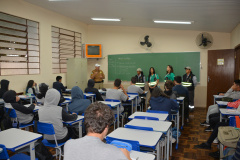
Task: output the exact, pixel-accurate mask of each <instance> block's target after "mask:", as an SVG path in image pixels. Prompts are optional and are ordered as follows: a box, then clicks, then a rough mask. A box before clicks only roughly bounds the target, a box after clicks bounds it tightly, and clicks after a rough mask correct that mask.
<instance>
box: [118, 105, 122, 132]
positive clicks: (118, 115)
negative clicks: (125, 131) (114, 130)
mask: <svg viewBox="0 0 240 160" xmlns="http://www.w3.org/2000/svg"><path fill="white" fill-rule="evenodd" d="M120 105H121V104H119V105H118V106H117V127H118V128H119V109H120Z"/></svg>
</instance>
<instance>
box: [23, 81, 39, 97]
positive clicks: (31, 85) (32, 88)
mask: <svg viewBox="0 0 240 160" xmlns="http://www.w3.org/2000/svg"><path fill="white" fill-rule="evenodd" d="M27 93H30V94H34V95H35V96H36V95H37V93H39V91H38V88H37V83H35V82H34V80H29V81H28V84H27V88H26V94H27Z"/></svg>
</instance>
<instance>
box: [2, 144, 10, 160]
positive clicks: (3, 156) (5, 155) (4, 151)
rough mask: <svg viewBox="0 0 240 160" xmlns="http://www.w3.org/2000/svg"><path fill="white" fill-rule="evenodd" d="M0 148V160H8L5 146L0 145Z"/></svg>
mask: <svg viewBox="0 0 240 160" xmlns="http://www.w3.org/2000/svg"><path fill="white" fill-rule="evenodd" d="M0 148H1V149H2V151H1V152H0V159H9V155H8V153H7V149H6V147H5V145H3V144H0Z"/></svg>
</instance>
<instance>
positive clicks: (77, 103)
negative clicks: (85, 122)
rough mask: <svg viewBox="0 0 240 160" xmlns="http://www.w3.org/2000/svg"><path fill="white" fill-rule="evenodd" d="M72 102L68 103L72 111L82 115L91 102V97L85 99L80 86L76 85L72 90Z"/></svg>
mask: <svg viewBox="0 0 240 160" xmlns="http://www.w3.org/2000/svg"><path fill="white" fill-rule="evenodd" d="M71 96H72V103H71V104H70V105H68V109H69V111H70V112H74V113H78V114H79V115H81V114H82V113H84V111H85V110H86V108H87V107H88V106H89V105H90V104H91V101H90V100H89V99H84V95H83V91H82V90H81V88H79V87H78V86H74V87H73V88H72V90H71Z"/></svg>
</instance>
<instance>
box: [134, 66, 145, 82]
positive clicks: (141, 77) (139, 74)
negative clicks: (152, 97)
mask: <svg viewBox="0 0 240 160" xmlns="http://www.w3.org/2000/svg"><path fill="white" fill-rule="evenodd" d="M135 78H136V80H137V81H136V83H145V76H144V75H143V71H142V69H141V68H138V69H137V75H136V76H135Z"/></svg>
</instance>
